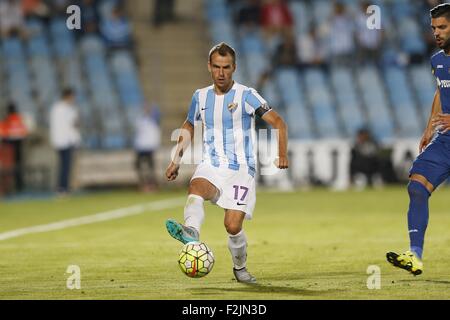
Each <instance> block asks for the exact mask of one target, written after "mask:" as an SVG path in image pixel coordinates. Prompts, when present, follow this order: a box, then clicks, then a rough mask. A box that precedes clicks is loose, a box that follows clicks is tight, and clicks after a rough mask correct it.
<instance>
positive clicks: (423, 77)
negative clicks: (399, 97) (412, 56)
mask: <svg viewBox="0 0 450 320" xmlns="http://www.w3.org/2000/svg"><path fill="white" fill-rule="evenodd" d="M409 79H411V80H412V81H411V82H412V85H413V86H414V90H415V92H416V93H417V97H418V100H419V107H420V111H421V119H422V126H421V128H425V125H426V123H427V122H428V118H429V117H430V113H431V104H432V102H433V99H434V93H435V91H436V89H437V87H436V81H435V78H434V77H433V75H432V74H431V68H430V66H429V65H428V64H423V65H415V66H412V67H411V70H410V76H409Z"/></svg>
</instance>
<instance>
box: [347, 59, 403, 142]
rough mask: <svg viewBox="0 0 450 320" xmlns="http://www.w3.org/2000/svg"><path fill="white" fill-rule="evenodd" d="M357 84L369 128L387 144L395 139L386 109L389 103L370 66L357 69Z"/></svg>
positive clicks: (375, 72) (378, 76)
mask: <svg viewBox="0 0 450 320" xmlns="http://www.w3.org/2000/svg"><path fill="white" fill-rule="evenodd" d="M356 76H357V82H358V86H359V88H360V90H359V92H360V94H361V97H362V101H363V103H364V106H365V107H366V114H367V116H368V121H369V127H370V129H371V130H372V133H373V135H374V136H375V137H376V138H377V139H378V140H380V141H381V142H383V143H389V142H390V141H392V139H393V138H394V137H395V133H394V121H393V119H392V116H391V114H390V111H389V109H388V105H389V101H388V100H387V97H386V94H385V92H384V89H383V85H382V79H381V78H380V75H379V73H378V71H377V69H375V68H374V67H372V66H365V67H361V68H359V70H358V72H357V75H356Z"/></svg>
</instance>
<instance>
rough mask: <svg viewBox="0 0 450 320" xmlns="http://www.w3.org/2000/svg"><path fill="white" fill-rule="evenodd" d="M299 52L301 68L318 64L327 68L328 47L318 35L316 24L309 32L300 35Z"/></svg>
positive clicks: (298, 39)
mask: <svg viewBox="0 0 450 320" xmlns="http://www.w3.org/2000/svg"><path fill="white" fill-rule="evenodd" d="M297 52H298V61H299V65H300V67H301V68H308V67H311V66H317V67H321V68H323V69H326V67H327V65H326V57H327V52H326V47H325V46H324V45H323V43H322V40H321V39H320V38H319V37H318V36H317V28H316V26H312V27H310V28H309V31H308V32H307V33H302V34H300V35H299V36H298V38H297Z"/></svg>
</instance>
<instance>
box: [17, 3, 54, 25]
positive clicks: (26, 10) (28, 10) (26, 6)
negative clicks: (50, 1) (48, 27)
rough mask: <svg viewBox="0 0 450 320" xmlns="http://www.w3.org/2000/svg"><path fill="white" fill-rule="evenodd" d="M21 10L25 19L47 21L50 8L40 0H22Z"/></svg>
mask: <svg viewBox="0 0 450 320" xmlns="http://www.w3.org/2000/svg"><path fill="white" fill-rule="evenodd" d="M22 11H23V14H24V15H25V17H26V18H27V19H34V18H37V19H40V20H42V21H44V22H48V19H49V18H50V9H49V7H48V6H47V4H46V3H45V2H44V1H42V0H22Z"/></svg>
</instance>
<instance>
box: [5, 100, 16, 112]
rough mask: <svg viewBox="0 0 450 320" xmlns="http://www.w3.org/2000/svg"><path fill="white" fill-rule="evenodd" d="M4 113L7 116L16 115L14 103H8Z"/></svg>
mask: <svg viewBox="0 0 450 320" xmlns="http://www.w3.org/2000/svg"><path fill="white" fill-rule="evenodd" d="M6 110H7V111H6V112H7V113H8V114H13V113H17V107H16V104H15V103H14V102H10V103H8V107H7V108H6Z"/></svg>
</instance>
